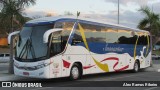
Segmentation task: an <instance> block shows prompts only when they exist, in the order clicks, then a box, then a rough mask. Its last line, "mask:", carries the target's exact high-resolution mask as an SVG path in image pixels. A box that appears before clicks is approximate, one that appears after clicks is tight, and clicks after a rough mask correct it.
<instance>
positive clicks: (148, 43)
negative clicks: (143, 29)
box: [145, 35, 150, 57]
mask: <svg viewBox="0 0 160 90" xmlns="http://www.w3.org/2000/svg"><path fill="white" fill-rule="evenodd" d="M147 41H148V47H147V51H146V55H145V57H147V54H148V49H149V47H150V41H149V37H148V35H147Z"/></svg>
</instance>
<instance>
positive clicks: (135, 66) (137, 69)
mask: <svg viewBox="0 0 160 90" xmlns="http://www.w3.org/2000/svg"><path fill="white" fill-rule="evenodd" d="M139 68H140V66H139V63H138V61H136V62H135V64H134V67H133V72H134V73H136V72H138V71H139Z"/></svg>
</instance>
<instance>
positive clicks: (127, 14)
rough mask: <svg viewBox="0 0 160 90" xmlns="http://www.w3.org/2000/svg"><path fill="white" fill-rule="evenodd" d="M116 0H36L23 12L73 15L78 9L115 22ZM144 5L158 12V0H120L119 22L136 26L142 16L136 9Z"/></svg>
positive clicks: (87, 14) (94, 16) (93, 16)
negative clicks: (67, 13) (68, 13)
mask: <svg viewBox="0 0 160 90" xmlns="http://www.w3.org/2000/svg"><path fill="white" fill-rule="evenodd" d="M117 2H118V0H37V2H36V5H34V6H31V7H30V8H27V9H26V10H25V13H26V14H27V16H29V17H34V16H45V15H46V14H47V13H50V14H53V15H55V16H57V15H63V14H64V12H66V11H67V12H71V13H73V14H74V15H75V14H76V12H77V11H80V12H81V15H82V16H87V17H91V18H97V19H103V20H106V21H108V22H112V23H116V22H117ZM144 5H148V6H149V7H151V8H152V6H153V10H154V11H155V12H157V13H160V10H159V9H160V6H159V5H160V0H120V23H121V24H123V25H125V26H129V27H134V28H136V27H137V23H138V22H139V20H140V19H141V18H143V16H142V14H141V13H140V12H138V9H140V7H141V6H144ZM158 11H159V12H158Z"/></svg>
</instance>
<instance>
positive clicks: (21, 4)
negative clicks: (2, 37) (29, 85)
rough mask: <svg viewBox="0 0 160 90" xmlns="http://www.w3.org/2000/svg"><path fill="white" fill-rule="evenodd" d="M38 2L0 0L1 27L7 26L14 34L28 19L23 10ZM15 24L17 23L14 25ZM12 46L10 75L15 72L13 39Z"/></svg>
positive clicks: (29, 0) (30, 0) (32, 0)
mask: <svg viewBox="0 0 160 90" xmlns="http://www.w3.org/2000/svg"><path fill="white" fill-rule="evenodd" d="M35 1H36V0H0V10H1V12H0V25H1V26H2V27H3V26H6V27H4V28H5V29H8V32H13V31H14V30H13V29H14V28H15V27H19V28H21V26H22V25H23V24H24V23H25V22H26V18H25V17H23V15H22V14H23V12H22V11H23V10H24V9H25V8H26V7H29V6H30V5H34V4H35ZM14 23H16V24H15V25H14ZM8 27H9V28H8ZM11 42H12V43H11V45H10V62H9V73H14V71H13V63H14V61H13V39H12V40H11Z"/></svg>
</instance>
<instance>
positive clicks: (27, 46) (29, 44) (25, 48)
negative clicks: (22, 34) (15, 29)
mask: <svg viewBox="0 0 160 90" xmlns="http://www.w3.org/2000/svg"><path fill="white" fill-rule="evenodd" d="M29 52H31V54H32V58H35V52H34V48H33V45H32V41H31V40H30V39H28V40H27V41H26V43H25V45H24V46H23V48H22V51H21V52H20V54H19V58H22V57H23V56H24V55H25V54H26V59H27V56H28V53H29Z"/></svg>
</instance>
